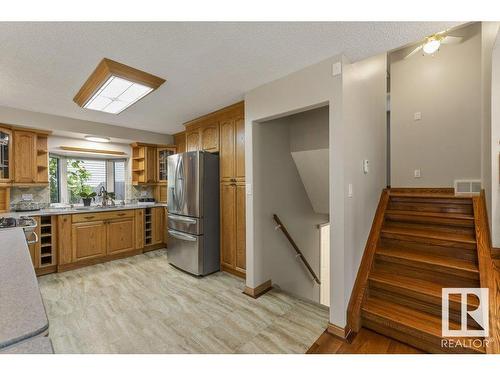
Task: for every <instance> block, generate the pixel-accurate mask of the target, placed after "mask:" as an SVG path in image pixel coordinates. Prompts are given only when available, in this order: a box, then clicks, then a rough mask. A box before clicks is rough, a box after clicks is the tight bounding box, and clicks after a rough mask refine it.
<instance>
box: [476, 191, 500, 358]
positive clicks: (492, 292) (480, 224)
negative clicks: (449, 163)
mask: <svg viewBox="0 0 500 375" xmlns="http://www.w3.org/2000/svg"><path fill="white" fill-rule="evenodd" d="M472 204H473V208H474V225H475V231H476V243H477V259H478V264H479V283H480V285H481V288H488V290H489V293H488V294H489V323H490V324H489V326H490V327H489V328H490V335H489V339H490V340H489V345H488V346H487V347H486V353H491V354H493V353H495V354H498V353H500V321H499V319H500V275H499V273H498V269H497V268H496V267H495V264H494V262H493V259H492V258H491V237H490V229H489V224H488V215H487V212H486V199H485V196H484V190H483V191H482V192H481V195H480V196H478V197H473V198H472Z"/></svg>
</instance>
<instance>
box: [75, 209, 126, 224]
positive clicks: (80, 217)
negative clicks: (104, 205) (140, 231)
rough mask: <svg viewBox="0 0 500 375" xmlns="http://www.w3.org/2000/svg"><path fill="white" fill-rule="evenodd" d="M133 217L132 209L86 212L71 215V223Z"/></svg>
mask: <svg viewBox="0 0 500 375" xmlns="http://www.w3.org/2000/svg"><path fill="white" fill-rule="evenodd" d="M127 217H134V210H123V211H110V212H87V213H84V214H74V215H72V221H73V223H84V222H87V221H95V220H111V219H122V218H127Z"/></svg>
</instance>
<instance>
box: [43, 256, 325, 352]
mask: <svg viewBox="0 0 500 375" xmlns="http://www.w3.org/2000/svg"><path fill="white" fill-rule="evenodd" d="M39 284H40V290H41V293H42V297H43V300H44V303H45V307H46V310H47V315H48V317H49V324H50V329H49V332H50V333H49V335H50V338H51V339H52V342H53V345H54V349H55V352H56V353H305V352H306V350H307V349H308V348H309V347H310V346H311V345H312V344H313V343H314V342H315V340H316V339H317V338H318V336H320V335H321V333H322V332H323V331H324V329H325V327H326V325H327V323H328V310H327V309H324V308H322V307H319V306H318V305H316V304H312V303H309V302H306V301H303V300H299V299H297V298H294V297H291V296H289V295H287V294H285V293H283V292H280V291H278V290H272V291H270V292H269V293H267V294H265V295H263V296H261V297H260V298H258V299H256V300H254V299H252V298H250V297H248V296H246V295H244V294H242V292H241V291H242V289H243V281H242V280H240V279H238V278H236V277H233V276H232V275H229V274H227V273H223V272H219V273H216V274H213V275H210V276H207V277H204V278H195V277H192V276H190V275H187V274H185V273H184V272H182V271H179V270H177V269H175V268H173V267H172V266H170V265H169V264H168V262H167V253H166V251H165V250H158V251H154V252H150V253H146V254H142V255H138V256H135V257H131V258H127V259H121V260H117V261H113V262H109V263H104V264H99V265H96V266H91V267H86V268H81V269H78V270H75V271H69V272H65V273H59V274H51V275H47V276H42V277H40V278H39Z"/></svg>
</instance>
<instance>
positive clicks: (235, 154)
mask: <svg viewBox="0 0 500 375" xmlns="http://www.w3.org/2000/svg"><path fill="white" fill-rule="evenodd" d="M220 179H221V181H232V182H236V181H244V180H245V120H244V117H243V113H241V114H239V115H236V116H235V117H232V118H228V119H226V120H224V121H222V122H221V124H220Z"/></svg>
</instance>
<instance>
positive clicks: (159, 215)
mask: <svg viewBox="0 0 500 375" xmlns="http://www.w3.org/2000/svg"><path fill="white" fill-rule="evenodd" d="M152 211H153V212H152V215H151V219H152V220H153V222H152V223H151V225H152V228H153V233H152V241H151V244H152V245H156V244H159V243H162V242H163V231H164V226H163V222H164V220H163V207H154V208H153V209H152Z"/></svg>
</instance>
